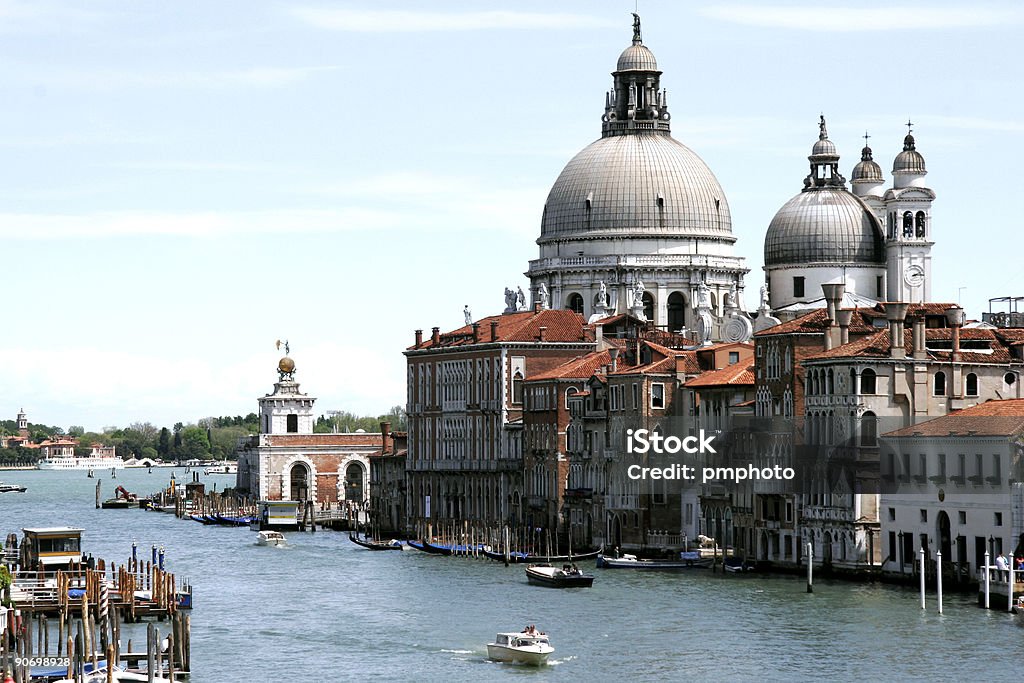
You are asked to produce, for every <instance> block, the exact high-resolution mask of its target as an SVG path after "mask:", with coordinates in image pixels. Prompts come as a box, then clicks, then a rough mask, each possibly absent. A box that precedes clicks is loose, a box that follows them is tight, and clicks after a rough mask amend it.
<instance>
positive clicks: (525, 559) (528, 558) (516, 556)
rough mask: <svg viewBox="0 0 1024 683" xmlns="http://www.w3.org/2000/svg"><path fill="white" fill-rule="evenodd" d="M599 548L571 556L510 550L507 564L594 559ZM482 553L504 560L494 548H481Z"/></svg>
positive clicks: (503, 554) (502, 555)
mask: <svg viewBox="0 0 1024 683" xmlns="http://www.w3.org/2000/svg"><path fill="white" fill-rule="evenodd" d="M601 550H602V549H601V548H598V549H597V550H595V551H593V552H589V553H578V554H576V553H574V554H573V555H572V557H570V556H569V555H534V554H533V553H521V552H511V553H509V554H508V561H509V564H526V563H531V562H570V561H571V562H576V561H580V560H582V561H586V560H596V559H597V556H598V555H600V554H601ZM481 552H482V553H483V554H484V555H486V556H487V557H489V558H491V559H492V560H495V561H497V562H504V561H505V553H503V552H501V551H496V550H482V551H481Z"/></svg>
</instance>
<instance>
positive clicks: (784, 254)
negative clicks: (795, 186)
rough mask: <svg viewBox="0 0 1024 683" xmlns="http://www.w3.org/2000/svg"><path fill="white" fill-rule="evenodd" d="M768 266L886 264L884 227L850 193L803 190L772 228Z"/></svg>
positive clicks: (766, 254)
mask: <svg viewBox="0 0 1024 683" xmlns="http://www.w3.org/2000/svg"><path fill="white" fill-rule="evenodd" d="M764 263H765V265H766V266H774V265H784V264H810V263H846V264H869V265H882V264H884V263H885V253H884V250H883V234H882V227H881V226H880V225H879V224H878V219H876V218H875V215H874V214H873V213H872V212H871V209H870V208H868V206H867V204H865V203H864V202H863V201H862V200H861V199H860V198H858V197H856V196H854V195H853V194H851V193H850V192H848V191H847V190H845V189H842V188H818V189H813V190H811V191H806V192H801V193H800V194H798V195H797V196H795V197H793V198H792V199H790V200H789V201H788V202H786V203H785V204H784V205H783V206H782V208H781V209H779V211H778V213H776V214H775V218H773V219H772V222H771V225H769V226H768V234H767V235H766V236H765V240H764Z"/></svg>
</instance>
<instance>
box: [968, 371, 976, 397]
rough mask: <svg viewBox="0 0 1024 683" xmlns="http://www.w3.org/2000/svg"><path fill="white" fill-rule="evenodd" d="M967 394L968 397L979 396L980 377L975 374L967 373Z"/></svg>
mask: <svg viewBox="0 0 1024 683" xmlns="http://www.w3.org/2000/svg"><path fill="white" fill-rule="evenodd" d="M966 384H967V387H966V392H967V395H968V396H977V395H978V376H977V375H976V374H974V373H973V372H969V373H967V382H966Z"/></svg>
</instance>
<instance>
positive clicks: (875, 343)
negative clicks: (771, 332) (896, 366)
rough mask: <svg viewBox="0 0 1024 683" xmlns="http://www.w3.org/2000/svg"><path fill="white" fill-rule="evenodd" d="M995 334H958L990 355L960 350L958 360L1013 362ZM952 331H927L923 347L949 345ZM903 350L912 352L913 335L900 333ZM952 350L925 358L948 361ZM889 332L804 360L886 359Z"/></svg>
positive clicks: (978, 331)
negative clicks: (985, 348) (986, 347)
mask: <svg viewBox="0 0 1024 683" xmlns="http://www.w3.org/2000/svg"><path fill="white" fill-rule="evenodd" d="M994 332H995V330H981V329H968V330H960V333H961V334H960V341H961V342H969V341H970V342H977V341H986V340H987V341H989V342H990V351H988V352H979V351H978V350H976V349H975V350H971V349H961V352H960V360H961V361H962V362H965V363H983V364H1004V363H1009V362H1011V361H1012V360H1013V357H1012V355H1011V354H1010V352H1009V350H1008V349H1007V348H1006V346H1004V345H1003V344H1002V340H1000V339H999V338H998V337H997V335H996V334H994ZM952 334H953V330H952V329H951V328H928V329H926V330H925V344H926V345H927V343H928V342H929V341H950V340H951V339H952ZM903 350H904V352H905V353H906V354H907V356H910V355H911V354H913V351H914V343H913V331H912V330H909V329H904V330H903ZM951 355H952V350H951V349H950V350H944V349H927V357H928V358H929V359H931V360H949V358H950V356H951ZM888 357H890V351H889V331H888V330H879V331H878V332H876V333H875V334H871V335H868V336H866V337H862V338H861V339H855V340H854V341H851V342H850V343H848V344H843V345H842V346H837V347H835V348H833V349H831V350H829V351H823V352H822V353H819V354H815V355H813V356H810V357H808V358H807V359H806V360H818V359H825V358H888Z"/></svg>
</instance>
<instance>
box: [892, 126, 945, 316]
mask: <svg viewBox="0 0 1024 683" xmlns="http://www.w3.org/2000/svg"><path fill="white" fill-rule="evenodd" d="M906 125H907V136H906V137H905V138H903V151H902V152H900V153H899V154H897V155H896V159H895V160H894V161H893V166H892V175H893V187H892V189H891V190H888V191H887V192H886V193H885V196H884V198H883V203H884V208H885V226H886V234H885V257H886V285H887V286H886V298H887V299H888V300H889V301H901V302H905V303H922V302H925V301H930V300H931V295H932V287H931V284H932V283H931V279H932V278H931V275H932V254H931V251H932V246H933V245H934V244H935V242H933V241H932V202H933V201H935V193H934V192H933V191H932V190H931V189H929V188H928V187H926V186H925V181H924V177H925V175H927V173H928V171H927V170H926V169H925V164H924V157H923V156H921V153H920V152H918V151H917V143H916V141H915V140H914V135H913V123H911V122H910V121H907V124H906Z"/></svg>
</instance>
